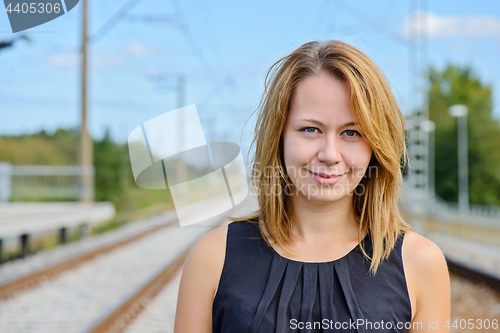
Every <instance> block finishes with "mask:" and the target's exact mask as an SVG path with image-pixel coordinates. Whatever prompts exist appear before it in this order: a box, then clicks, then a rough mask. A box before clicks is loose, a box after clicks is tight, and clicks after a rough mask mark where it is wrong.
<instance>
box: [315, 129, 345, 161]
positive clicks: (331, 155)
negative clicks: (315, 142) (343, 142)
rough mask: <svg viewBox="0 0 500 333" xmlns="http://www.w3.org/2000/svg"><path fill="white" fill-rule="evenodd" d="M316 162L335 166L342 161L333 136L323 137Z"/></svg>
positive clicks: (336, 140) (338, 143)
mask: <svg viewBox="0 0 500 333" xmlns="http://www.w3.org/2000/svg"><path fill="white" fill-rule="evenodd" d="M318 160H319V161H320V162H323V163H325V164H327V165H335V164H337V163H339V162H340V161H341V160H342V154H341V151H340V142H339V140H338V139H337V138H336V137H335V136H333V135H332V136H325V137H324V140H322V144H321V147H320V149H319V151H318Z"/></svg>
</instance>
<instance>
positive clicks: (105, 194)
mask: <svg viewBox="0 0 500 333" xmlns="http://www.w3.org/2000/svg"><path fill="white" fill-rule="evenodd" d="M94 168H95V199H96V201H116V200H117V198H118V196H119V195H120V194H121V192H122V191H123V185H124V169H125V164H124V154H123V148H122V147H120V146H119V145H117V144H116V143H115V142H114V141H113V140H112V139H111V135H110V133H109V129H107V130H106V133H105V134H104V137H103V138H102V139H101V140H99V141H94Z"/></svg>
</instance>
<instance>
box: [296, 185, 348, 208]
mask: <svg viewBox="0 0 500 333" xmlns="http://www.w3.org/2000/svg"><path fill="white" fill-rule="evenodd" d="M305 188H307V187H305ZM350 193H352V192H349V190H348V189H346V188H345V187H344V186H334V187H326V186H321V187H318V191H314V190H313V191H303V192H301V193H300V194H299V195H300V196H301V197H302V198H303V199H304V200H305V201H310V202H316V203H320V204H329V203H335V202H340V201H345V200H346V199H352V195H351V194H350Z"/></svg>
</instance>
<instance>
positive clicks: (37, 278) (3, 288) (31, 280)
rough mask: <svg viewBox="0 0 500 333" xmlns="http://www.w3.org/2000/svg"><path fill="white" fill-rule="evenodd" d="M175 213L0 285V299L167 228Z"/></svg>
mask: <svg viewBox="0 0 500 333" xmlns="http://www.w3.org/2000/svg"><path fill="white" fill-rule="evenodd" d="M174 217H175V215H172V216H171V218H170V219H169V220H168V221H165V223H164V224H161V225H156V226H153V227H151V228H148V229H147V230H145V231H142V232H140V233H139V234H137V235H133V236H131V237H128V238H127V239H124V240H120V241H118V242H115V243H113V244H109V245H106V246H103V247H101V248H98V249H96V250H92V251H90V252H86V253H84V254H82V255H80V256H78V257H76V258H72V259H70V260H67V261H64V262H62V263H59V264H56V265H54V266H51V267H47V268H45V269H43V270H40V271H38V272H35V273H33V274H29V275H27V276H24V277H22V278H20V279H18V280H15V281H12V282H9V283H6V284H3V285H0V300H2V299H6V298H9V297H12V296H14V295H15V294H16V293H18V292H21V291H23V290H27V289H31V288H34V287H36V286H38V285H39V284H40V283H42V282H44V281H47V280H50V279H53V278H55V277H56V276H58V275H60V274H62V273H64V272H66V271H68V270H71V269H73V268H75V267H77V266H78V265H81V264H82V263H84V262H86V261H89V260H92V259H94V258H95V257H97V256H99V255H102V254H105V253H108V252H110V251H113V250H115V249H118V248H119V247H122V246H125V245H127V244H130V243H132V242H135V241H137V240H139V239H141V238H144V237H147V236H148V235H151V234H153V233H155V232H158V231H159V230H162V229H165V228H168V227H170V226H172V225H174V224H175V223H177V220H176V219H175V218H174Z"/></svg>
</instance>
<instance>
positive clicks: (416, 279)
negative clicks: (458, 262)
mask: <svg viewBox="0 0 500 333" xmlns="http://www.w3.org/2000/svg"><path fill="white" fill-rule="evenodd" d="M402 257H403V266H404V271H405V276H406V282H407V287H408V294H409V296H410V301H411V306H412V321H414V322H420V323H423V322H428V321H429V320H432V321H433V322H434V321H436V320H438V321H439V322H440V323H444V322H446V320H447V319H449V318H450V278H449V273H448V266H447V264H446V259H445V257H444V255H443V252H442V251H441V249H440V248H439V247H438V246H437V245H436V244H435V243H434V242H432V241H431V240H429V239H427V238H425V237H423V236H421V235H419V234H417V233H416V232H413V231H407V232H406V233H405V236H404V240H403V246H402ZM416 331H419V330H410V331H409V332H411V333H413V332H416ZM419 332H420V331H419ZM436 332H448V330H447V329H445V328H444V327H440V328H439V330H437V331H436Z"/></svg>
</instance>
